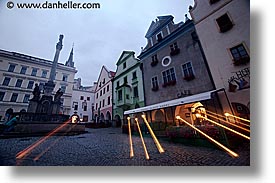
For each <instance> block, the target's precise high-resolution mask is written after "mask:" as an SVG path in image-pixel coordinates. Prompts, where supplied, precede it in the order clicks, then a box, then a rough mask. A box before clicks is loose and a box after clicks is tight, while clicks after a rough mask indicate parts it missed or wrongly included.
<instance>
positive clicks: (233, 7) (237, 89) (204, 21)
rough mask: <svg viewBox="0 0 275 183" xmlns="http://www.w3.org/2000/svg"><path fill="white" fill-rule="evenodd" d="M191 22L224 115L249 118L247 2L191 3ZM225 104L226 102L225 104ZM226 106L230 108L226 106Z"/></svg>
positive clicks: (197, 0) (212, 0)
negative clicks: (223, 90) (230, 114)
mask: <svg viewBox="0 0 275 183" xmlns="http://www.w3.org/2000/svg"><path fill="white" fill-rule="evenodd" d="M194 2H195V3H194V7H190V9H189V12H190V15H191V17H192V19H193V21H194V23H195V28H196V31H197V35H198V37H199V40H200V41H201V45H202V48H203V50H204V53H205V56H206V59H207V61H208V64H209V67H210V71H211V74H212V77H213V80H214V83H215V86H216V88H224V89H225V91H226V93H227V96H226V95H224V94H220V95H219V98H220V100H221V103H222V107H223V109H224V112H233V113H235V115H238V116H242V117H245V118H249V115H250V109H249V107H250V2H249V0H222V1H221V0H194ZM228 101H229V102H228ZM228 103H229V104H230V105H228Z"/></svg>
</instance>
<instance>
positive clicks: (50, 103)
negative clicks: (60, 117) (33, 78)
mask: <svg viewBox="0 0 275 183" xmlns="http://www.w3.org/2000/svg"><path fill="white" fill-rule="evenodd" d="M63 38H64V36H63V35H60V36H59V42H58V43H57V44H56V51H55V55H54V60H53V64H52V68H51V73H50V78H49V80H48V82H47V83H46V84H45V85H44V87H43V89H44V94H43V96H42V97H41V98H40V93H41V92H40V89H39V87H38V85H37V84H36V86H35V88H34V90H33V98H32V99H31V100H30V103H29V106H28V110H27V112H32V113H41V114H49V115H50V114H59V112H60V106H61V100H60V99H61V96H62V95H63V92H62V91H61V89H59V90H58V91H57V92H56V94H55V97H54V99H53V96H52V95H53V90H54V87H55V83H54V80H55V73H56V68H57V63H58V59H59V54H60V51H61V50H62V46H63V45H62V40H63Z"/></svg>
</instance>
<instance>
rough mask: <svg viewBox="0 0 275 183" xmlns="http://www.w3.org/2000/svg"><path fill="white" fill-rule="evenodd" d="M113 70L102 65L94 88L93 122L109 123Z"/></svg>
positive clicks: (110, 117)
mask: <svg viewBox="0 0 275 183" xmlns="http://www.w3.org/2000/svg"><path fill="white" fill-rule="evenodd" d="M114 76H115V72H113V71H109V70H108V69H107V68H106V66H102V68H101V71H100V73H99V76H98V79H97V86H96V89H95V114H94V116H95V122H96V123H100V122H104V123H111V120H112V119H113V118H112V106H113V103H112V79H113V78H114Z"/></svg>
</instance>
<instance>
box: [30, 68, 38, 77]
mask: <svg viewBox="0 0 275 183" xmlns="http://www.w3.org/2000/svg"><path fill="white" fill-rule="evenodd" d="M37 70H38V69H37V68H33V69H32V73H31V75H32V76H36V74H37Z"/></svg>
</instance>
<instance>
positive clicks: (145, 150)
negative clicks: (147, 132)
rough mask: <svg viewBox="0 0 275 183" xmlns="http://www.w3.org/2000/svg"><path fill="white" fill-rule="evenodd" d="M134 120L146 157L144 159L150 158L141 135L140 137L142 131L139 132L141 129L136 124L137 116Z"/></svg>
mask: <svg viewBox="0 0 275 183" xmlns="http://www.w3.org/2000/svg"><path fill="white" fill-rule="evenodd" d="M135 121H136V122H137V127H138V132H139V135H140V138H141V141H142V145H143V149H144V153H145V157H146V159H150V157H149V154H148V152H147V148H146V145H145V143H144V140H143V137H142V133H141V130H140V127H139V124H138V119H137V118H135Z"/></svg>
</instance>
